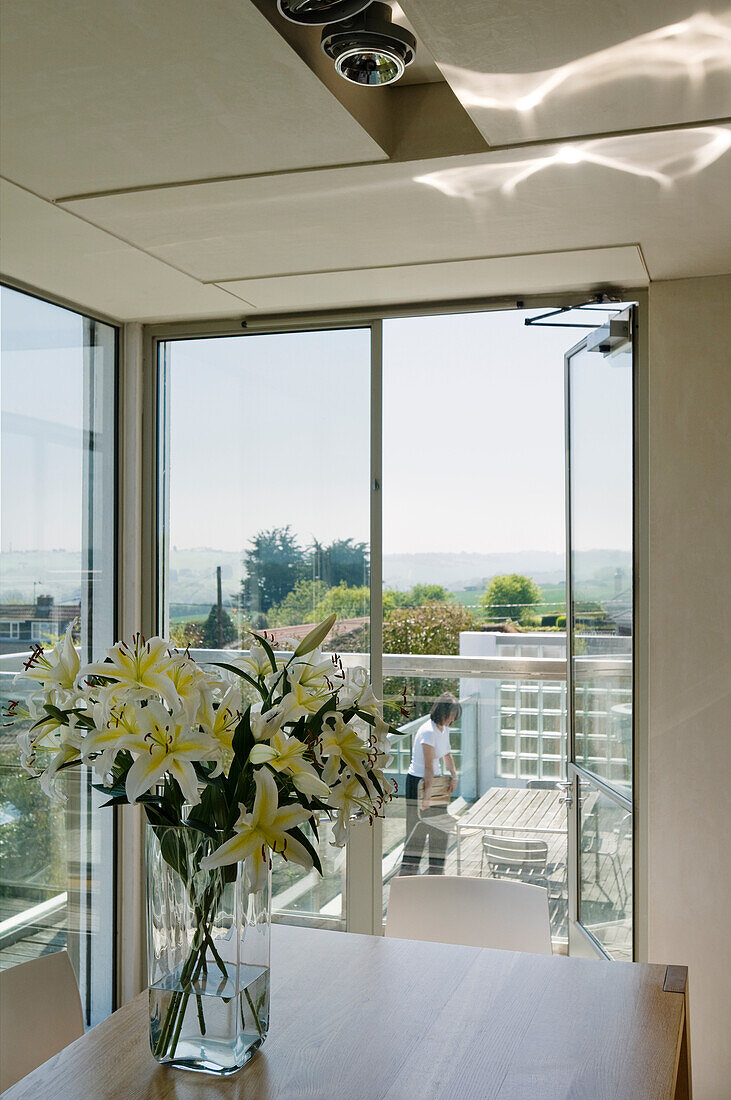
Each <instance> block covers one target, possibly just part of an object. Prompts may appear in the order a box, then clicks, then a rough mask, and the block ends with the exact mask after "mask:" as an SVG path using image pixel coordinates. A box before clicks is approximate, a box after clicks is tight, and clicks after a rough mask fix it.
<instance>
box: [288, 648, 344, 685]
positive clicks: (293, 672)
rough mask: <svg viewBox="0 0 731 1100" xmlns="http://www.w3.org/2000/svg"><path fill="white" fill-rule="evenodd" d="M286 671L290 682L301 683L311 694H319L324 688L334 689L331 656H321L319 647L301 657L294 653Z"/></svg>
mask: <svg viewBox="0 0 731 1100" xmlns="http://www.w3.org/2000/svg"><path fill="white" fill-rule="evenodd" d="M286 671H287V676H288V678H289V682H290V684H294V683H299V684H302V686H303V687H305V688H307V689H308V690H309V691H311V692H312V693H313V694H318V695H319V694H322V692H323V690H324V689H327V690H328V691H333V689H334V684H333V682H332V675H333V662H332V657H329V656H328V657H323V655H322V653H321V652H320V650H319V649H315V650H314V651H313V652H312V653H307V654H305V655H304V656H302V657H297V656H296V655H295V656H294V657H293V658H292V660H291V661H290V663H289V664H288V665H287V669H286Z"/></svg>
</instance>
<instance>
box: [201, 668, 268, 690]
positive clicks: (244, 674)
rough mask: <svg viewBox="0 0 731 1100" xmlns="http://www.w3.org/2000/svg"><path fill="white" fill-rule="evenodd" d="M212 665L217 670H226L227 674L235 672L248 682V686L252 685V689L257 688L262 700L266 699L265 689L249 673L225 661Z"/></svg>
mask: <svg viewBox="0 0 731 1100" xmlns="http://www.w3.org/2000/svg"><path fill="white" fill-rule="evenodd" d="M211 664H213V665H215V667H216V668H225V669H226V671H227V672H233V673H235V674H236V675H237V676H240V677H241V679H242V680H246V682H247V684H251V686H252V687H254V688H256V690H257V691H258V692H259V694H260V695H261V697H262V699H266V695H267V693H266V691H265V689H264V688H263V687H262V686H261V684H260V683H259V682H258V680H255V679H254V677H253V676H249V674H248V672H244V670H243V669H242V668H236V665H228V664H226V662H225V661H212V662H211Z"/></svg>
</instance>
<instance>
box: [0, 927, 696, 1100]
mask: <svg viewBox="0 0 731 1100" xmlns="http://www.w3.org/2000/svg"><path fill="white" fill-rule="evenodd" d="M684 989H685V972H684V968H680V967H670V968H666V967H665V966H658V965H652V966H649V965H648V966H644V965H638V964H635V963H618V962H599V961H596V962H594V961H590V960H586V959H573V958H571V959H569V958H562V957H558V956H554V957H551V956H543V955H528V954H522V953H517V952H511V951H490V950H485V949H479V948H473V947H453V946H448V945H445V944H434V943H420V942H416V941H413V940H395V939H385V938H381V937H378V936H357V935H352V934H345V933H342V932H327V931H322V930H315V929H303V928H293V927H287V926H282V925H279V926H275V928H274V929H273V932H272V1008H271V1028H270V1032H269V1037H268V1038H267V1040H266V1042H265V1044H264V1046H263V1048H262V1050H261V1051H259V1052H258V1053H257V1054H255V1055H254V1057H253V1059H252V1060H251V1062H250V1063H249V1064H248V1065H247V1066H245V1067H244V1068H243V1069H242V1070H241V1071H240V1072H239V1073H238V1074H236V1075H234V1076H232V1077H228V1078H216V1077H210V1076H205V1075H199V1074H194V1073H186V1072H182V1071H180V1070H172V1069H165V1068H163V1067H161V1066H158V1065H157V1064H156V1063H155V1061H154V1060H153V1058H152V1055H151V1054H150V1050H149V1045H148V1039H147V994H146V993H143V994H140V996H139V997H137V998H136V999H135V1000H134V1001H132V1002H131V1003H130V1004H128V1005H126V1006H125V1007H124V1008H122V1009H120V1010H119V1011H118V1012H115V1013H114V1014H113V1015H112V1016H111V1017H110V1018H109V1019H108V1020H106V1021H105V1022H104V1023H102V1024H99V1026H98V1027H95V1028H93V1029H92V1030H91V1031H89V1032H88V1033H87V1034H86V1035H84V1036H82V1038H80V1039H78V1040H77V1041H76V1042H75V1043H73V1044H72V1045H71V1046H70V1047H67V1048H66V1050H64V1051H62V1052H61V1053H60V1054H58V1055H56V1056H55V1057H54V1058H51V1059H50V1060H49V1061H48V1062H46V1063H45V1064H44V1065H42V1066H40V1067H39V1068H38V1069H36V1070H34V1071H33V1073H31V1074H29V1075H28V1076H27V1077H25V1078H23V1080H22V1081H19V1082H18V1083H17V1084H16V1085H14V1086H13V1087H12V1088H11V1089H9V1090H8V1091H7V1092H6V1093H5V1097H6V1098H7V1100H39V1098H41V1097H43V1098H46V1097H47V1098H48V1100H80V1098H83V1100H126V1098H128V1097H129V1098H134V1100H142V1098H147V1097H149V1098H152V1100H173V1098H174V1100H204V1098H212V1097H213V1098H216V1100H227V1098H229V1097H240V1098H245V1100H299V1098H309V1100H313V1098H320V1100H413V1098H414V1097H419V1100H428V1098H432V1100H451V1098H454V1100H472V1098H475V1100H492V1098H499V1100H536V1098H537V1097H540V1098H541V1100H558V1098H559V1097H560V1098H564V1100H565V1098H568V1097H572V1098H580V1100H639V1098H642V1100H661V1098H662V1100H670V1098H676V1100H680V1098H681V1097H687V1096H689V1091H688V1089H689V1086H688V1068H687V1066H688V1059H687V1056H686V1055H687V1043H686V1042H685V1027H686V1023H685V995H684ZM29 1027H32V1021H29ZM679 1067H680V1072H678V1070H679Z"/></svg>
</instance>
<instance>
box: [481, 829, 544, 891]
mask: <svg viewBox="0 0 731 1100" xmlns="http://www.w3.org/2000/svg"><path fill="white" fill-rule="evenodd" d="M486 860H487V866H488V868H489V870H490V875H491V877H492V878H512V879H518V880H519V881H521V882H532V883H536V882H537V883H538V884H539V885H541V886H546V887H547V886H548V879H547V870H546V863H547V860H548V844H547V843H546V841H545V840H525V839H524V838H522V837H516V836H497V835H495V834H494V833H484V834H483V837H482V858H481V860H480V874H481V875H482V874H483V873H484V869H485V861H486Z"/></svg>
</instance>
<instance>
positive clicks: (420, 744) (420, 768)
mask: <svg viewBox="0 0 731 1100" xmlns="http://www.w3.org/2000/svg"><path fill="white" fill-rule="evenodd" d="M424 745H431V747H432V748H433V749H434V774H435V775H441V774H442V757H443V756H446V755H447V753H448V752H451V751H452V746H451V745H450V743H449V726H443V727H442V728H440V727H439V726H437V725H436V723H435V722H433V721H432V720H431V718H427V720H426V722H424V724H423V725H421V726H419V729H418V731H417V734H416V737H415V738H414V747H413V749H412V752H411V764H410V765H409V775H416V776H418V777H419V779H423V778H424Z"/></svg>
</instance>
